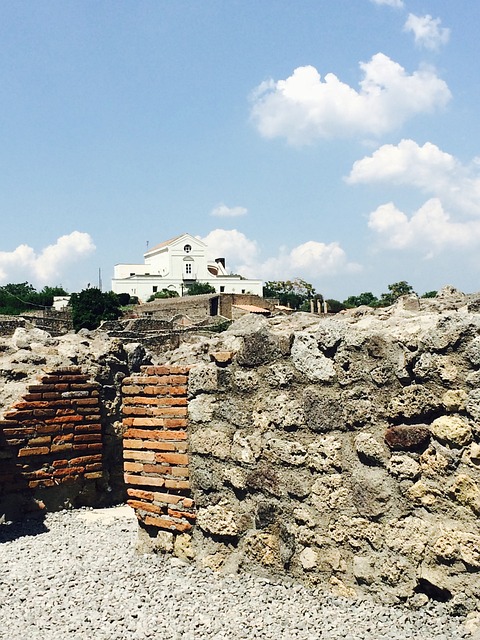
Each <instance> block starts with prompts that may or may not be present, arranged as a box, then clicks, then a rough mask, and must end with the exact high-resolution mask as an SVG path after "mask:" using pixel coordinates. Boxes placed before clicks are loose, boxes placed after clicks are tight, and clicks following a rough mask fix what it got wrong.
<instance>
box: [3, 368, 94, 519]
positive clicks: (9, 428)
mask: <svg viewBox="0 0 480 640" xmlns="http://www.w3.org/2000/svg"><path fill="white" fill-rule="evenodd" d="M0 460H1V463H2V464H1V472H0V512H1V513H0V515H2V514H5V513H6V514H7V515H8V514H9V512H10V511H13V510H14V509H13V503H14V502H16V505H17V509H18V508H19V506H20V504H23V506H25V505H27V503H28V502H35V499H37V500H36V503H37V504H40V505H41V506H44V505H46V506H47V508H51V509H54V508H58V507H59V506H62V501H63V503H64V502H65V500H67V499H68V503H69V504H75V500H76V499H77V498H78V496H79V494H81V493H83V494H84V498H86V492H88V488H89V487H88V485H89V484H90V485H95V483H96V481H99V480H101V478H102V427H101V416H100V404H99V385H98V384H97V383H94V382H89V379H88V376H87V375H84V374H83V373H82V372H81V370H80V368H78V367H67V368H64V369H58V370H55V371H52V372H50V373H46V374H45V375H43V376H42V377H41V378H40V380H39V382H38V384H35V385H30V386H29V387H28V392H27V393H26V394H25V395H24V397H23V398H22V400H21V401H19V402H17V403H15V404H14V405H13V407H12V408H11V410H10V411H7V412H6V413H5V414H4V416H3V420H0ZM72 484H76V487H75V488H73V487H71V486H69V487H68V489H66V490H63V487H64V485H72ZM90 488H92V487H90ZM80 503H82V500H81V499H80Z"/></svg>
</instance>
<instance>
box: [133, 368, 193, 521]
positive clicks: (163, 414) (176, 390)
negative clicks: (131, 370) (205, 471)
mask: <svg viewBox="0 0 480 640" xmlns="http://www.w3.org/2000/svg"><path fill="white" fill-rule="evenodd" d="M187 380H188V367H175V366H172V367H151V366H149V367H143V368H142V372H141V374H140V375H138V376H132V377H129V378H125V379H124V381H123V388H122V392H123V416H124V417H123V425H124V427H126V431H125V433H124V440H123V455H124V460H125V462H124V470H125V483H126V485H127V493H128V498H129V499H128V504H129V505H130V506H131V507H133V508H134V509H135V513H136V514H137V518H138V519H139V520H140V521H141V522H143V523H144V524H145V525H147V526H152V527H157V528H159V529H163V530H167V531H173V532H179V533H181V532H185V531H189V530H190V529H191V528H192V522H193V521H194V520H195V513H194V504H193V500H192V499H191V497H190V481H189V467H188V463H189V456H188V452H187V431H186V428H187Z"/></svg>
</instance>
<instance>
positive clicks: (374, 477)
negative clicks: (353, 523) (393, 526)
mask: <svg viewBox="0 0 480 640" xmlns="http://www.w3.org/2000/svg"><path fill="white" fill-rule="evenodd" d="M364 469H366V468H365V467H364ZM386 477H387V476H386V473H385V471H384V470H383V469H380V468H378V467H370V468H369V469H368V472H367V471H363V472H362V473H360V472H358V471H357V472H356V473H355V474H354V475H353V474H352V477H351V487H352V488H351V491H352V500H353V504H354V505H355V507H356V509H357V511H358V513H359V514H360V515H361V516H363V517H365V518H373V519H377V518H379V517H381V516H383V515H384V514H386V513H387V512H388V511H389V510H390V509H391V508H392V507H393V505H394V502H395V497H394V495H393V494H392V491H391V487H390V486H389V484H388V482H387V481H386Z"/></svg>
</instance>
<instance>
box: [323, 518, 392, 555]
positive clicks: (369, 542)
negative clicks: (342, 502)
mask: <svg viewBox="0 0 480 640" xmlns="http://www.w3.org/2000/svg"><path fill="white" fill-rule="evenodd" d="M383 530H384V527H383V525H381V524H379V523H378V522H372V521H371V520H367V518H361V517H358V516H356V517H354V518H349V517H348V516H340V517H339V518H338V519H337V520H334V521H332V522H331V523H330V535H331V537H332V539H333V540H335V541H336V542H338V543H346V544H348V545H350V546H351V547H352V549H353V550H354V551H358V550H359V549H361V548H368V549H370V548H373V549H378V547H379V545H380V544H383Z"/></svg>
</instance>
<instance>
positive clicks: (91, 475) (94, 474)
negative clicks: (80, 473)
mask: <svg viewBox="0 0 480 640" xmlns="http://www.w3.org/2000/svg"><path fill="white" fill-rule="evenodd" d="M85 478H86V479H87V480H99V479H100V478H103V471H87V472H86V473H85Z"/></svg>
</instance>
